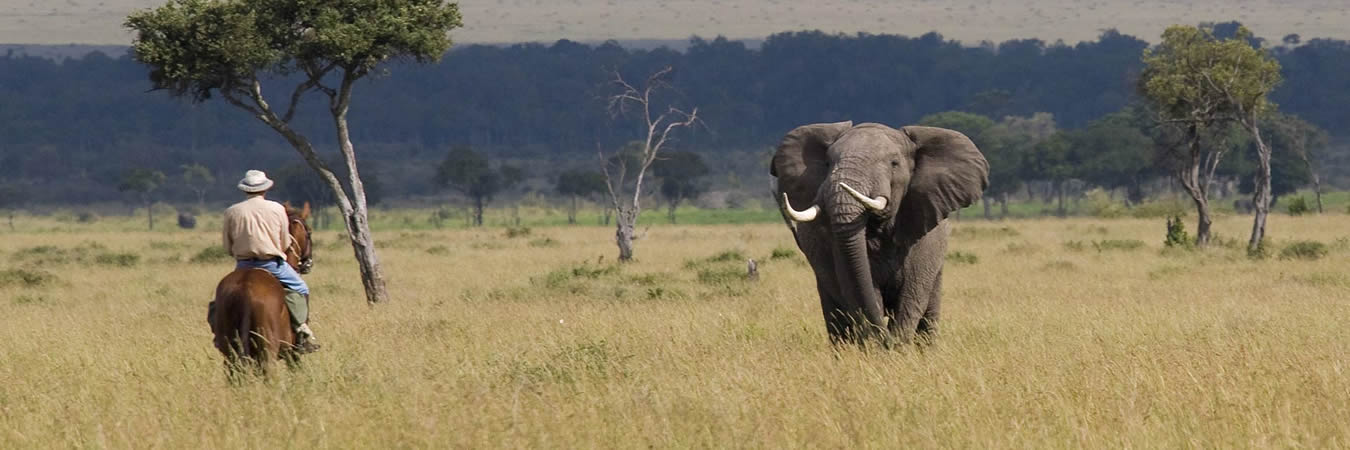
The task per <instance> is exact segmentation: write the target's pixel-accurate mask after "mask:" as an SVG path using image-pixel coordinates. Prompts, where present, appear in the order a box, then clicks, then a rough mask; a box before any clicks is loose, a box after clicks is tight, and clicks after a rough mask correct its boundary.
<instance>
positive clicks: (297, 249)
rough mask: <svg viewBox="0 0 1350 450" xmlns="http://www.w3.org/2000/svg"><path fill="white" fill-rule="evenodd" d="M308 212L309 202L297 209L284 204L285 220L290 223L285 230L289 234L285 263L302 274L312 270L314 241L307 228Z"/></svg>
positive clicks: (310, 231)
mask: <svg viewBox="0 0 1350 450" xmlns="http://www.w3.org/2000/svg"><path fill="white" fill-rule="evenodd" d="M309 212H310V210H309V202H305V206H304V207H302V208H298V209H297V208H294V207H292V206H291V204H290V203H286V219H287V220H288V221H289V222H290V224H289V225H287V230H288V231H289V232H290V233H291V245H290V246H289V247H286V263H287V264H290V265H291V267H294V268H295V271H296V272H300V273H302V274H306V273H309V271H310V270H313V269H314V241H313V239H312V230H311V229H310V228H309Z"/></svg>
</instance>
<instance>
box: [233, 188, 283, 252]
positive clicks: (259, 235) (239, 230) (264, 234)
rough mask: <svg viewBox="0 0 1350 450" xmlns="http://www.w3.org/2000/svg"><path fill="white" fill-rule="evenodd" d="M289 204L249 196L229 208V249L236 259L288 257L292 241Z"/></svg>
mask: <svg viewBox="0 0 1350 450" xmlns="http://www.w3.org/2000/svg"><path fill="white" fill-rule="evenodd" d="M288 224H289V220H288V219H287V218H286V207H284V206H281V204H280V203H277V202H274V201H271V200H266V199H263V197H262V196H253V197H249V199H248V200H244V201H242V202H239V203H235V204H234V205H233V206H230V207H229V208H228V209H226V210H225V226H224V228H225V250H226V251H228V252H230V255H233V256H234V258H235V259H272V258H274V257H279V258H282V259H285V258H286V248H287V247H289V246H290V245H291V233H290V229H289V227H288V226H287V225H288Z"/></svg>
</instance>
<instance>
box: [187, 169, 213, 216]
mask: <svg viewBox="0 0 1350 450" xmlns="http://www.w3.org/2000/svg"><path fill="white" fill-rule="evenodd" d="M181 169H182V170H183V174H182V177H183V184H184V185H186V186H187V187H188V189H191V190H192V192H194V193H196V194H197V206H204V205H206V189H207V188H209V187H211V185H212V184H215V183H216V177H215V175H211V170H210V169H207V168H206V166H203V165H201V164H184V165H183V166H182V167H181Z"/></svg>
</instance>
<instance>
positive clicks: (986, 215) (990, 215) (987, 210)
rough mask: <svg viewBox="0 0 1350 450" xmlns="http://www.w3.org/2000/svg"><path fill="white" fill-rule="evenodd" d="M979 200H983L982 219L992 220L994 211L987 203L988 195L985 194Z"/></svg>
mask: <svg viewBox="0 0 1350 450" xmlns="http://www.w3.org/2000/svg"><path fill="white" fill-rule="evenodd" d="M981 201H983V202H984V220H994V212H993V209H992V208H991V207H990V204H989V203H990V200H989V196H987V195H986V196H984V198H982V199H981Z"/></svg>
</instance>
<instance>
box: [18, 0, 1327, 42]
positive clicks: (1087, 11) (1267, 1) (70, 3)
mask: <svg viewBox="0 0 1350 450" xmlns="http://www.w3.org/2000/svg"><path fill="white" fill-rule="evenodd" d="M164 3H165V0H0V43H33V44H65V43H82V44H126V43H129V42H130V40H131V35H130V34H129V33H127V32H126V31H124V30H123V29H122V27H121V24H122V20H123V18H124V17H125V16H126V15H127V13H129V12H131V11H133V10H136V9H140V8H149V7H154V6H157V5H161V4H164ZM460 6H461V8H462V10H463V13H464V22H465V24H466V26H465V27H464V28H463V29H460V30H456V31H455V32H454V33H453V36H454V38H455V40H456V41H458V42H514V41H545V42H551V41H554V40H557V39H562V38H567V39H573V40H603V39H637V38H656V39H684V38H687V37H689V36H690V35H694V34H697V35H700V36H704V37H713V36H717V35H719V34H720V35H725V36H728V37H733V38H747V37H763V36H765V35H768V34H771V33H775V32H779V31H788V30H802V29H821V30H825V31H842V32H850V33H851V32H856V31H866V32H872V33H897V34H905V35H911V36H914V35H919V34H923V33H926V32H928V31H932V30H937V31H939V32H941V33H942V34H943V35H945V36H947V37H948V38H952V39H958V40H961V41H963V42H967V43H977V42H979V41H981V40H992V41H996V42H997V41H1003V40H1006V39H1010V38H1027V37H1037V38H1041V39H1044V40H1047V41H1054V40H1056V39H1063V40H1065V41H1068V42H1077V41H1081V40H1086V39H1092V38H1094V37H1096V36H1097V35H1098V34H1099V33H1100V31H1101V30H1102V29H1106V28H1113V27H1114V28H1118V29H1120V30H1121V31H1123V32H1125V33H1128V34H1133V35H1136V36H1139V37H1142V38H1144V39H1145V40H1149V41H1155V40H1157V36H1158V35H1159V34H1160V33H1161V32H1162V29H1163V28H1164V27H1166V26H1167V25H1168V24H1172V23H1197V22H1201V21H1227V20H1239V21H1242V22H1243V23H1246V24H1248V26H1250V27H1252V28H1253V29H1254V31H1255V32H1256V33H1257V34H1258V35H1260V36H1263V37H1267V38H1276V39H1278V38H1279V37H1281V36H1284V35H1285V34H1288V33H1299V34H1301V35H1302V36H1303V37H1305V38H1310V37H1334V38H1340V39H1346V38H1350V2H1347V0H1282V1H1273V0H1228V1H1218V0H1193V1H1189V2H1187V1H1160V0H1128V1H1121V0H1081V1H1079V0H822V1H807V0H749V1H734V0H468V1H462V2H460Z"/></svg>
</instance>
